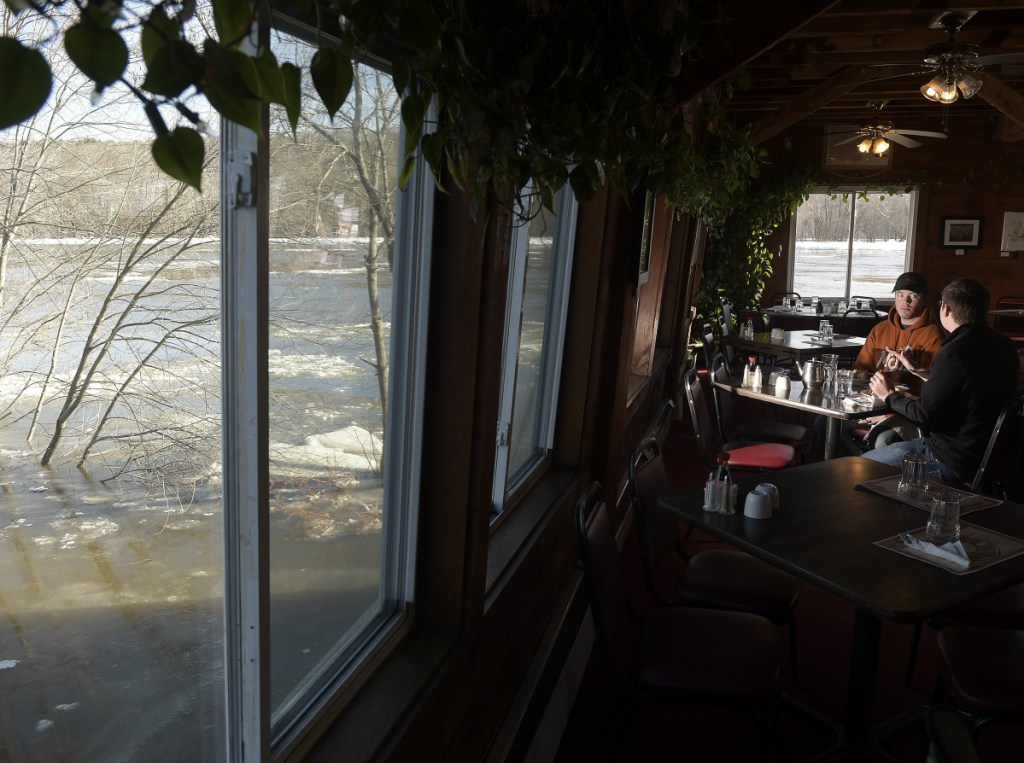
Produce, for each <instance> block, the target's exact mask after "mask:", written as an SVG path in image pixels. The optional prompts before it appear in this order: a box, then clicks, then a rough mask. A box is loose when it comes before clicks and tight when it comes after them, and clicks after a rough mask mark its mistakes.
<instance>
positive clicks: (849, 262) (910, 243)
mask: <svg viewBox="0 0 1024 763" xmlns="http://www.w3.org/2000/svg"><path fill="white" fill-rule="evenodd" d="M811 193H812V194H836V195H843V194H848V195H849V196H850V197H851V198H852V199H853V204H854V206H853V208H852V211H851V214H850V226H849V229H848V232H847V236H846V246H847V249H846V279H845V281H844V293H843V294H821V295H819V296H826V297H838V298H841V299H845V298H848V297H850V296H851V293H850V291H851V282H852V279H853V231H854V227H855V226H856V224H857V218H856V214H857V206H856V204H857V195H858V194H860V193H868V194H872V195H877V194H883V193H884V194H886V195H890V194H889V192H888V191H885V190H883V189H881V188H875V187H874V186H844V187H841V188H825V187H820V188H815V189H813V190H812V191H811ZM908 193H909V194H910V211H909V213H908V222H907V246H906V251H905V252H904V255H903V270H904V271H907V270H910V268H911V264H912V261H913V259H914V239H915V237H916V234H917V204H918V201H919V197H920V194H919V193H918V190H917V189H916V188H911V189H910V191H908ZM799 213H800V209H799V207H798V208H797V209H796V210H794V212H793V215H792V225H790V226H789V262H790V268H789V277H788V279H787V284H786V288H787V289H788V290H789V291H794V290H795V283H794V281H795V279H796V229H797V215H799Z"/></svg>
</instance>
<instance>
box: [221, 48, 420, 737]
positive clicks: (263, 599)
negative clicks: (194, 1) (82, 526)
mask: <svg viewBox="0 0 1024 763" xmlns="http://www.w3.org/2000/svg"><path fill="white" fill-rule="evenodd" d="M272 49H273V50H274V53H275V55H276V56H277V58H278V60H280V61H291V62H293V63H296V64H298V65H299V66H300V68H301V69H302V70H303V76H304V77H308V71H309V69H308V64H309V60H310V59H311V57H312V55H313V53H314V52H315V48H314V47H313V46H312V45H310V44H309V43H307V42H305V41H303V40H302V39H301V38H299V37H295V36H292V35H289V34H286V33H284V32H276V33H275V34H274V35H273V40H272ZM354 74H355V76H354V81H353V85H352V89H351V92H350V94H349V97H348V99H347V100H346V102H345V104H344V106H343V107H342V109H341V110H340V111H339V112H338V113H337V114H336V115H335V116H334V118H333V120H332V119H331V118H329V117H328V115H327V113H326V111H325V110H324V108H323V106H322V104H321V103H320V101H319V98H317V97H316V96H315V93H314V91H313V87H312V84H311V82H309V81H308V80H305V81H304V83H303V84H304V89H305V96H304V98H303V113H302V115H301V117H300V120H299V126H298V130H297V134H296V135H294V136H293V135H292V132H291V128H290V126H289V125H288V121H287V118H286V115H285V114H284V111H283V109H280V108H272V109H271V112H270V130H269V133H268V139H269V153H270V161H269V180H270V186H269V189H268V191H269V193H268V196H269V213H270V217H269V242H264V241H260V242H259V244H258V247H262V246H266V247H267V248H266V250H265V251H264V250H262V249H260V250H259V257H260V258H261V259H262V258H265V267H266V269H265V277H266V284H265V287H264V286H263V285H262V284H255V285H254V288H255V291H256V293H255V294H253V295H251V296H252V299H251V300H247V299H246V296H245V295H244V294H239V295H237V296H238V297H239V299H238V302H237V304H234V305H230V306H229V309H230V310H232V315H237V314H245V313H247V312H248V311H250V310H251V306H252V305H253V304H256V305H261V304H265V305H266V309H265V312H261V313H258V314H257V316H256V320H257V321H258V322H259V324H260V325H263V326H265V327H266V340H265V341H266V350H265V352H266V354H265V355H264V356H263V357H264V359H265V360H264V364H265V365H264V368H265V378H266V388H265V391H263V390H260V389H257V390H256V391H255V395H254V397H253V399H252V400H251V401H249V404H248V405H249V411H250V412H251V414H252V415H253V416H254V417H255V420H261V419H264V413H263V409H264V406H265V420H266V422H267V431H266V435H265V440H264V439H263V438H259V439H258V440H257V441H259V442H265V443H266V445H265V446H261V453H260V455H259V458H260V459H261V460H262V459H266V468H267V474H268V479H269V485H268V493H267V495H266V499H265V500H266V503H267V506H268V508H269V513H268V514H265V515H264V514H262V513H261V515H260V516H261V518H262V521H263V524H262V525H260V526H259V527H258V528H257V533H259V534H260V535H261V536H263V537H265V538H266V547H267V549H268V555H267V556H260V558H259V559H255V560H251V561H249V562H248V566H247V564H246V562H245V560H244V558H243V559H242V563H241V564H240V565H239V568H238V569H237V570H229V574H232V573H233V574H237V575H240V576H243V577H244V578H246V579H249V580H253V579H258V578H259V576H260V575H261V574H262V573H263V571H267V570H268V571H269V579H268V584H267V587H266V588H265V589H262V590H260V591H259V600H260V601H259V614H258V616H256V615H255V614H253V613H250V616H251V617H252V618H253V619H258V620H259V622H260V623H261V625H262V628H263V630H262V635H263V639H264V640H265V641H266V642H267V643H264V644H263V645H262V647H260V645H258V644H255V643H252V642H253V641H254V638H255V637H252V636H250V635H249V634H242V640H241V644H240V648H241V650H242V654H245V653H249V652H255V651H257V650H260V651H261V653H262V655H263V660H264V662H265V663H266V664H268V666H269V671H268V674H269V675H268V676H267V677H268V678H269V687H268V690H269V708H266V707H264V706H263V705H262V704H261V703H260V702H258V701H256V700H255V698H253V699H252V702H253V706H251V707H249V708H246V707H244V701H243V707H242V711H243V717H242V723H243V726H244V720H245V715H244V713H245V711H246V710H249V711H250V712H251V713H253V715H255V714H256V713H257V712H259V713H261V714H262V713H265V712H267V711H269V719H270V736H271V739H272V744H273V746H274V748H275V749H278V748H280V747H282V746H283V745H287V744H289V741H290V740H294V739H295V738H296V736H297V735H299V734H301V731H302V729H303V728H304V726H305V724H306V722H307V721H308V720H309V719H310V718H311V717H313V716H315V715H316V714H317V713H318V712H319V711H320V709H321V708H324V707H325V706H326V705H327V704H328V703H329V701H330V698H331V697H332V696H333V695H334V694H336V692H337V691H338V690H341V689H343V688H344V687H345V686H346V684H347V683H348V681H349V678H350V677H351V676H352V675H353V674H354V672H355V670H356V668H357V666H358V665H359V664H360V663H361V662H363V661H364V660H365V659H366V658H367V656H369V655H371V654H375V653H378V652H379V651H380V648H381V646H382V644H383V643H384V642H385V640H386V638H387V637H388V635H389V634H390V633H392V632H393V631H395V629H397V628H398V627H400V626H401V624H402V623H403V621H404V619H405V617H406V616H407V608H408V604H409V603H410V602H411V601H412V595H413V575H414V569H415V564H414V560H413V556H412V554H413V549H414V548H415V544H414V528H415V519H416V512H417V505H416V495H417V493H416V491H415V489H414V486H415V481H416V477H417V469H418V463H419V445H418V443H419V431H420V429H419V427H420V421H421V419H422V411H421V396H422V381H421V378H420V374H421V373H422V370H423V365H424V364H423V350H424V347H425V332H426V328H427V326H426V323H427V321H426V300H425V294H426V291H425V289H426V274H427V272H428V267H429V251H427V247H426V243H427V242H429V230H428V229H427V227H426V226H427V225H428V224H429V215H425V214H423V211H424V210H423V206H422V205H423V204H424V203H425V199H428V198H429V197H430V194H432V186H429V185H428V184H426V183H424V182H423V179H422V176H417V178H415V179H414V181H413V182H412V184H411V186H410V190H409V191H408V192H406V193H404V194H403V193H400V192H399V190H398V174H399V164H400V160H401V151H402V146H403V145H404V144H403V140H404V136H403V134H402V131H401V124H400V123H401V119H400V110H401V101H400V99H399V97H398V94H397V93H396V92H395V90H394V86H393V84H392V81H391V77H390V76H389V75H388V74H387V73H386V72H385V71H383V70H382V69H381V68H380V67H377V66H374V65H372V64H370V63H360V64H357V65H356V66H355V73H354ZM424 174H425V173H424ZM245 219H246V216H245V213H244V211H243V212H241V213H240V220H241V221H242V222H241V224H242V225H243V226H244V225H246V224H248V223H247V222H245ZM264 289H265V302H264V300H263V292H264ZM236 310H237V311H238V312H237V313H236V312H235V311H236ZM239 333H241V334H243V335H244V328H243V329H241V331H240V332H239ZM253 341H254V342H257V343H261V341H262V340H260V339H259V337H253ZM243 356H245V357H246V358H248V354H247V353H242V352H229V357H232V358H233V359H234V358H241V357H243ZM260 365H261V364H260V363H259V362H257V361H254V365H253V367H252V368H251V369H250V368H248V367H247V365H246V363H245V362H242V363H240V364H237V365H231V366H229V368H228V369H227V373H228V374H229V375H231V374H234V375H237V377H236V378H237V382H236V383H237V384H239V385H241V384H244V379H245V377H246V375H247V374H249V373H256V374H260V375H262V369H261V368H260ZM237 413H238V415H239V416H241V417H242V418H243V419H245V418H246V413H245V412H244V411H243V410H239V411H237ZM263 448H265V450H263ZM242 460H243V462H244V457H243V458H242ZM227 468H228V469H230V468H231V464H229V465H228V466H227ZM236 498H237V499H240V502H241V503H246V501H245V498H244V496H236ZM235 502H236V501H233V502H232V503H235ZM257 503H262V499H258V501H257ZM232 509H238V510H239V511H245V510H247V507H245V506H241V505H239V506H234V505H233V506H232ZM250 510H251V509H250ZM259 511H260V512H262V507H261V508H260V509H259ZM243 534H244V533H243ZM242 557H243V554H239V558H242ZM247 641H248V642H250V643H248V644H247V643H246V642H247ZM268 644H269V646H268ZM248 680H249V681H250V682H251V681H263V680H265V678H264V677H263V676H250V677H249V679H248ZM244 696H245V695H244ZM244 696H243V700H244ZM263 718H264V720H265V719H266V715H263Z"/></svg>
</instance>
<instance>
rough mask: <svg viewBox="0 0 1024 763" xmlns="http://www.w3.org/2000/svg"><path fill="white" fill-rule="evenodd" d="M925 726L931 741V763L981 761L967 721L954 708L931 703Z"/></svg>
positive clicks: (929, 759)
mask: <svg viewBox="0 0 1024 763" xmlns="http://www.w3.org/2000/svg"><path fill="white" fill-rule="evenodd" d="M924 726H925V729H926V730H927V732H928V740H929V741H930V742H931V745H930V747H929V750H928V754H927V760H928V761H929V762H930V763H981V758H980V757H978V750H977V748H976V747H975V746H974V740H973V739H972V738H971V731H970V729H969V728H968V726H967V723H966V722H965V721H964V719H963V716H961V715H960V713H958V712H957V711H956V710H954V709H953V708H951V707H949V706H948V705H930V706H929V707H928V709H927V710H926V711H925V715H924Z"/></svg>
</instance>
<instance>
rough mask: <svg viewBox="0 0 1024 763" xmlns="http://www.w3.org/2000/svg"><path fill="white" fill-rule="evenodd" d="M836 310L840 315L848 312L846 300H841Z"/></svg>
mask: <svg viewBox="0 0 1024 763" xmlns="http://www.w3.org/2000/svg"><path fill="white" fill-rule="evenodd" d="M836 312H838V313H839V314H840V315H842V314H843V313H845V312H846V302H844V301H843V300H839V309H838V310H837V311H836Z"/></svg>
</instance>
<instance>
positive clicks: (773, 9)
mask: <svg viewBox="0 0 1024 763" xmlns="http://www.w3.org/2000/svg"><path fill="white" fill-rule="evenodd" d="M837 2H838V0H805V2H801V3H769V2H765V0H744V2H742V3H739V4H738V5H737V6H735V7H730V10H731V11H733V13H732V16H733V18H734V19H735V21H733V22H732V23H729V24H727V25H726V26H724V27H723V28H722V29H721V35H722V38H723V39H722V40H721V41H720V44H719V46H718V47H717V49H716V50H715V51H713V53H712V54H709V55H708V57H707V58H706V59H705V60H704V61H703V62H701V63H700V64H698V65H697V66H695V67H694V68H693V69H692V70H691V71H689V72H687V75H686V76H685V77H680V87H679V91H678V95H679V96H680V98H681V99H682V100H684V101H685V100H689V99H691V98H693V97H694V96H696V95H698V94H699V93H701V92H703V91H704V90H706V89H707V88H709V87H711V86H712V85H714V84H715V83H717V82H719V81H720V80H722V79H724V78H725V77H727V76H728V75H729V74H731V73H732V72H734V71H736V70H737V69H740V68H742V67H743V66H744V65H746V64H747V63H748V62H749V61H751V60H752V59H753V58H754V57H756V56H759V55H761V54H762V53H764V52H765V51H767V50H768V49H770V48H771V47H772V46H773V45H774V44H775V43H776V42H778V41H779V40H782V39H783V38H785V37H786V36H787V35H790V34H792V33H793V32H794V31H796V30H798V29H799V28H800V27H801V26H803V25H804V24H806V23H807V22H808V21H810V20H811V19H813V18H814V17H815V16H817V15H818V14H819V13H822V12H824V11H826V10H828V9H829V8H831V7H832V6H833V5H835V4H836V3H837Z"/></svg>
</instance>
